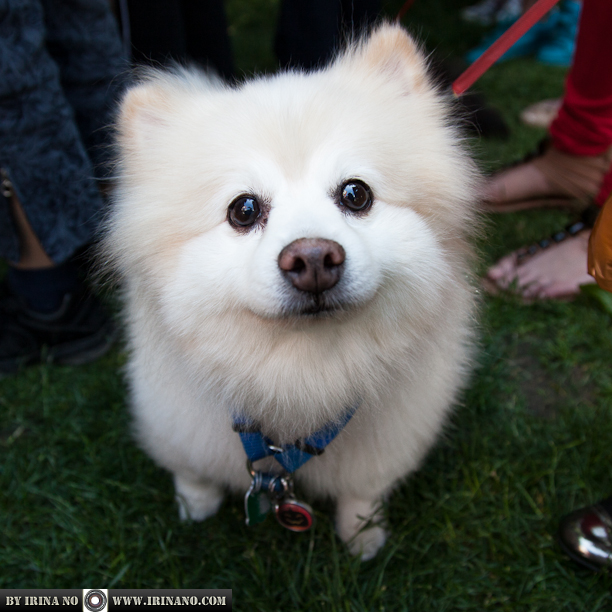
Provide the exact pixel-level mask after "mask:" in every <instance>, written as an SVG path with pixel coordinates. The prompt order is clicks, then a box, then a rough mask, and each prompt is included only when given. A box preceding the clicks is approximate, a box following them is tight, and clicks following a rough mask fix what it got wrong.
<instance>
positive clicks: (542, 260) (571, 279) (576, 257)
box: [485, 230, 595, 301]
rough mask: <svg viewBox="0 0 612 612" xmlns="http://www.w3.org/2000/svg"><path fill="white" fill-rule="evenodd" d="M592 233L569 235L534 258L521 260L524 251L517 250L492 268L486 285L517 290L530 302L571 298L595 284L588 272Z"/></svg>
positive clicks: (584, 232)
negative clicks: (582, 288) (588, 255)
mask: <svg viewBox="0 0 612 612" xmlns="http://www.w3.org/2000/svg"><path fill="white" fill-rule="evenodd" d="M590 233H591V232H590V230H585V231H582V232H580V233H579V234H576V235H575V236H569V237H567V238H566V239H565V240H563V241H562V242H558V243H553V244H552V245H551V246H550V247H548V248H547V249H545V250H539V251H538V252H537V253H535V254H534V255H532V256H529V255H528V256H526V257H523V258H521V256H520V254H521V253H522V252H523V251H522V250H518V251H514V252H513V253H510V254H509V255H506V256H505V257H502V259H500V260H499V261H498V262H497V263H496V264H495V265H493V266H491V268H489V271H488V272H487V275H486V278H485V281H486V283H485V284H486V285H489V288H492V289H494V290H495V289H498V290H512V289H515V290H516V292H517V293H518V294H519V295H521V296H522V297H523V298H524V299H525V300H526V301H531V300H535V299H544V300H546V299H552V300H554V299H557V300H566V299H571V298H573V297H574V296H576V295H577V294H578V293H579V292H580V285H586V284H591V283H594V282H595V280H594V279H593V277H592V276H591V275H590V274H589V273H588V272H587V250H588V243H589V235H590ZM513 285H514V287H513Z"/></svg>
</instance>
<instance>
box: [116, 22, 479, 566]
mask: <svg viewBox="0 0 612 612" xmlns="http://www.w3.org/2000/svg"><path fill="white" fill-rule="evenodd" d="M446 113H447V108H446V103H445V102H444V101H443V100H442V98H441V97H440V96H439V95H438V94H437V93H436V92H435V91H434V90H433V88H432V87H431V85H430V84H429V82H428V79H427V76H426V73H425V66H424V60H423V58H422V56H421V55H420V53H419V52H418V50H417V49H416V47H415V45H414V43H413V42H412V41H411V40H410V39H409V37H408V36H407V35H406V34H405V33H404V32H403V31H402V30H401V28H399V27H398V26H391V25H384V26H382V27H380V28H379V29H378V30H377V31H375V32H374V34H373V35H372V36H371V38H370V39H369V40H368V41H366V42H362V43H358V44H356V45H354V46H352V47H351V48H349V50H348V51H346V52H345V53H344V54H343V55H341V56H340V57H339V58H338V59H337V60H336V61H335V62H334V63H333V64H332V65H331V66H330V67H328V68H327V69H325V70H322V71H319V72H315V73H311V74H303V73H297V72H296V73H292V72H289V73H284V74H281V75H278V76H274V77H265V78H260V79H256V80H253V81H250V82H247V83H245V84H243V85H240V86H238V87H236V88H228V87H224V86H223V85H221V84H220V83H218V82H216V81H214V80H212V79H210V78H209V77H206V76H204V75H201V74H198V73H195V72H187V71H185V72H181V71H179V72H175V73H161V72H160V73H154V74H151V75H149V76H148V77H147V78H146V79H145V80H144V81H143V82H142V83H141V84H140V85H139V86H137V87H135V88H133V89H132V90H130V91H129V92H128V93H127V95H126V97H125V99H124V101H123V105H122V110H121V115H120V118H119V125H118V140H119V150H120V185H119V188H118V193H117V197H116V203H115V206H114V210H113V212H112V215H111V217H110V220H109V224H108V232H107V239H106V255H107V257H108V258H109V260H110V262H111V264H112V265H113V266H114V267H115V268H116V270H117V271H118V272H119V274H120V275H121V276H122V277H123V281H124V283H125V297H126V309H125V315H126V323H127V328H128V331H129V338H130V354H131V357H130V361H129V366H128V373H129V380H130V383H131V394H132V406H133V413H134V418H135V424H136V428H137V435H138V439H139V441H140V443H141V444H142V445H143V447H144V448H145V449H146V450H147V451H148V452H149V453H150V454H151V456H152V457H153V458H154V459H155V460H156V461H157V462H158V463H159V464H160V465H162V466H164V467H165V468H166V469H168V470H170V471H171V472H173V473H174V475H175V483H176V488H177V497H178V498H179V500H180V508H181V517H183V518H186V517H191V518H194V519H204V518H206V517H207V516H209V515H211V514H213V513H214V512H216V510H217V508H218V506H219V503H220V501H221V497H222V491H223V490H224V489H230V490H233V491H235V492H238V493H244V492H245V491H246V489H247V487H248V485H249V477H248V475H247V472H246V469H245V454H244V450H243V449H242V446H241V444H240V440H239V437H238V434H236V433H234V432H233V431H232V428H231V414H232V413H233V412H235V411H236V410H239V411H241V412H243V413H245V414H247V415H250V416H251V417H252V418H254V419H256V420H257V421H258V422H259V423H260V424H261V426H262V429H263V431H264V432H265V433H266V434H268V435H269V436H270V437H272V438H273V439H274V440H275V441H276V442H277V443H283V442H291V441H294V440H295V439H296V438H299V437H302V436H306V435H308V434H309V433H312V432H313V431H314V430H316V429H317V428H319V427H321V426H322V425H324V424H326V423H328V422H329V421H331V420H334V419H336V418H338V417H339V415H341V414H342V413H343V412H344V411H345V410H346V408H347V406H350V405H352V404H353V403H354V402H355V401H357V399H360V400H361V405H360V407H359V409H358V411H357V413H356V414H355V416H354V417H353V419H352V420H351V421H350V423H349V424H348V425H347V427H346V428H345V429H344V430H343V431H342V433H341V434H340V435H339V436H338V438H336V440H334V442H333V443H332V444H331V445H330V446H329V447H328V448H327V449H326V451H325V453H324V454H323V455H321V456H320V457H317V458H314V459H312V460H311V461H310V462H308V463H307V464H306V465H305V466H303V467H302V468H300V469H299V470H298V471H297V472H296V474H295V478H296V482H297V487H298V488H299V489H300V490H302V491H305V492H306V494H307V495H311V496H313V497H320V496H330V497H332V498H333V499H335V500H337V503H338V511H337V528H338V533H339V535H340V537H341V538H342V539H343V540H345V541H346V542H347V543H349V546H350V549H351V551H352V552H354V553H355V554H361V555H362V557H363V558H370V557H372V556H374V555H375V554H376V552H377V550H378V549H379V548H380V546H382V544H383V543H384V540H385V532H384V529H383V527H382V526H381V525H380V524H378V525H376V524H375V525H374V526H370V527H369V528H366V529H365V530H363V529H362V527H363V525H364V524H365V521H367V519H369V518H374V519H375V520H374V522H375V523H380V522H381V514H380V504H381V501H382V500H383V498H384V496H385V495H386V494H387V493H388V492H389V491H390V490H391V489H392V487H393V486H394V484H396V483H397V482H398V480H400V479H402V478H403V477H405V476H406V475H407V474H409V473H410V472H412V471H413V470H415V469H416V468H417V466H418V465H419V462H420V461H421V459H422V458H423V456H424V455H425V453H426V452H427V450H428V449H429V448H430V446H431V445H432V443H433V442H434V440H435V439H436V436H437V435H438V434H439V432H440V429H441V427H442V425H443V423H444V419H445V417H446V415H447V413H448V412H449V409H450V407H451V406H452V404H453V402H454V400H455V399H456V396H457V393H458V391H459V390H460V388H461V387H462V385H464V384H465V380H466V375H467V373H468V370H469V361H470V345H471V338H472V332H471V329H472V316H473V304H474V298H473V290H472V288H471V286H470V284H469V280H468V274H469V267H470V261H469V260H470V248H469V246H468V243H467V238H468V235H469V232H470V228H471V227H472V225H473V202H474V187H475V185H474V183H475V180H476V179H475V173H474V169H473V166H472V164H471V162H470V161H469V160H468V159H467V157H466V155H465V154H464V153H463V151H462V150H461V148H460V146H459V144H458V138H457V136H456V134H455V132H454V130H453V129H452V128H450V127H449V126H448V125H447V121H446ZM352 178H354V179H360V180H362V181H364V182H365V183H367V184H368V185H369V186H370V187H371V189H372V192H373V194H374V204H373V206H372V208H371V210H370V211H369V213H368V214H366V215H365V216H356V215H352V214H350V213H348V214H347V213H346V211H342V210H341V209H340V207H339V206H338V204H337V202H335V201H334V196H333V193H334V190H336V189H337V187H338V185H340V184H342V183H343V182H344V181H346V180H348V179H352ZM244 193H252V194H256V195H257V196H258V197H260V198H261V199H262V201H265V202H266V205H267V206H268V208H269V214H268V217H267V223H266V224H265V226H262V227H259V228H257V229H254V230H252V231H250V232H247V233H240V232H237V231H236V230H235V229H234V228H233V227H232V226H231V225H230V224H229V223H228V221H227V209H228V206H229V204H230V203H231V202H232V201H233V199H234V198H236V197H237V196H239V195H241V194H244ZM299 238H325V239H329V240H333V241H335V242H337V243H339V244H341V245H342V246H343V248H344V250H345V252H346V262H345V271H344V274H343V276H342V279H341V280H340V282H339V283H338V287H337V288H335V289H334V291H336V290H337V291H339V292H340V293H339V296H340V298H339V299H340V301H341V302H342V309H341V310H339V311H335V312H334V313H332V314H331V315H328V316H319V317H313V316H300V315H298V314H295V313H293V312H292V311H291V309H290V307H289V306H290V305H291V300H292V294H293V293H294V292H295V291H296V290H294V289H293V288H292V287H291V285H290V284H289V283H288V282H287V281H286V279H284V278H283V276H282V274H281V272H280V270H279V267H278V256H279V253H280V251H281V250H282V249H283V248H284V247H285V246H287V245H288V244H290V243H291V242H292V241H294V240H296V239H299ZM364 513H365V514H366V515H367V516H364Z"/></svg>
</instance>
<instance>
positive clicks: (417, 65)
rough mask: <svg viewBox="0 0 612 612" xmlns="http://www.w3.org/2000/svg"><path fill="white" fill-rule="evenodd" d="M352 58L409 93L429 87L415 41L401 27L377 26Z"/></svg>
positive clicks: (390, 25) (424, 65) (425, 64)
mask: <svg viewBox="0 0 612 612" xmlns="http://www.w3.org/2000/svg"><path fill="white" fill-rule="evenodd" d="M349 58H350V59H353V60H357V61H358V62H359V63H360V64H361V65H362V67H366V68H367V69H369V70H370V71H373V72H376V73H378V74H379V75H383V76H386V77H388V78H389V79H390V80H394V81H395V82H397V83H398V84H399V85H401V86H402V89H403V90H404V91H405V92H406V93H409V92H412V91H419V90H423V89H425V88H427V87H428V78H427V62H426V60H425V58H424V56H423V54H422V53H421V51H420V50H419V48H418V47H417V45H416V43H415V42H414V40H412V38H411V37H410V36H409V35H408V34H407V33H406V31H405V30H404V29H403V28H402V27H401V26H400V25H398V24H392V23H384V24H382V25H380V26H378V27H377V28H376V29H375V30H374V31H373V32H372V33H371V34H370V36H369V37H368V38H366V39H365V40H364V41H363V42H362V43H361V44H360V45H358V46H357V48H355V49H354V51H353V52H352V53H350V52H349Z"/></svg>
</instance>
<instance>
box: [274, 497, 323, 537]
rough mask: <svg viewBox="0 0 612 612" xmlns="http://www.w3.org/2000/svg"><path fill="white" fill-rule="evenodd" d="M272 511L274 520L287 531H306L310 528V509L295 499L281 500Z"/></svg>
mask: <svg viewBox="0 0 612 612" xmlns="http://www.w3.org/2000/svg"><path fill="white" fill-rule="evenodd" d="M274 511H275V513H276V520H277V521H278V522H279V523H280V524H281V525H282V526H283V527H284V528H285V529H289V531H308V530H309V529H310V528H311V527H312V523H313V521H314V517H313V515H312V508H311V507H310V506H309V505H308V504H306V503H304V502H301V501H297V499H292V498H288V499H287V498H285V499H281V500H280V501H279V503H278V504H276V507H275V508H274Z"/></svg>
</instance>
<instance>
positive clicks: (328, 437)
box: [232, 402, 360, 474]
mask: <svg viewBox="0 0 612 612" xmlns="http://www.w3.org/2000/svg"><path fill="white" fill-rule="evenodd" d="M359 403H360V402H358V403H357V404H355V405H354V406H352V407H351V408H349V410H347V411H346V412H345V414H344V416H343V417H342V418H341V419H340V421H337V422H333V423H330V424H328V425H326V426H325V427H323V428H322V429H319V430H318V431H316V432H315V433H313V434H311V435H310V436H308V437H307V438H304V439H302V440H296V441H295V442H294V443H293V444H283V445H282V446H275V445H274V442H273V441H272V440H270V438H268V437H267V436H264V435H263V434H262V433H261V430H260V429H259V426H258V425H257V424H256V423H255V422H254V421H253V420H251V419H249V418H248V417H244V416H235V417H234V422H233V426H232V427H233V429H234V431H236V432H238V435H239V436H240V440H241V442H242V446H243V447H244V452H245V453H246V455H247V458H248V460H249V461H250V462H251V463H255V461H259V460H260V459H263V458H264V457H270V456H273V457H274V458H275V459H276V461H278V463H280V465H281V466H282V467H283V469H284V470H285V471H286V472H288V473H289V474H291V473H293V472H295V470H297V469H298V468H300V467H302V466H303V465H304V464H305V463H306V462H307V461H309V460H310V459H312V458H313V457H316V456H317V455H320V454H321V453H323V452H324V450H325V447H326V446H327V445H328V444H330V442H331V441H332V440H333V439H334V438H335V437H336V436H337V435H338V434H339V433H340V432H341V431H342V430H343V429H344V427H345V426H346V424H347V423H348V422H349V421H350V420H351V417H352V416H353V414H355V411H356V410H357V408H358V407H359Z"/></svg>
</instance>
